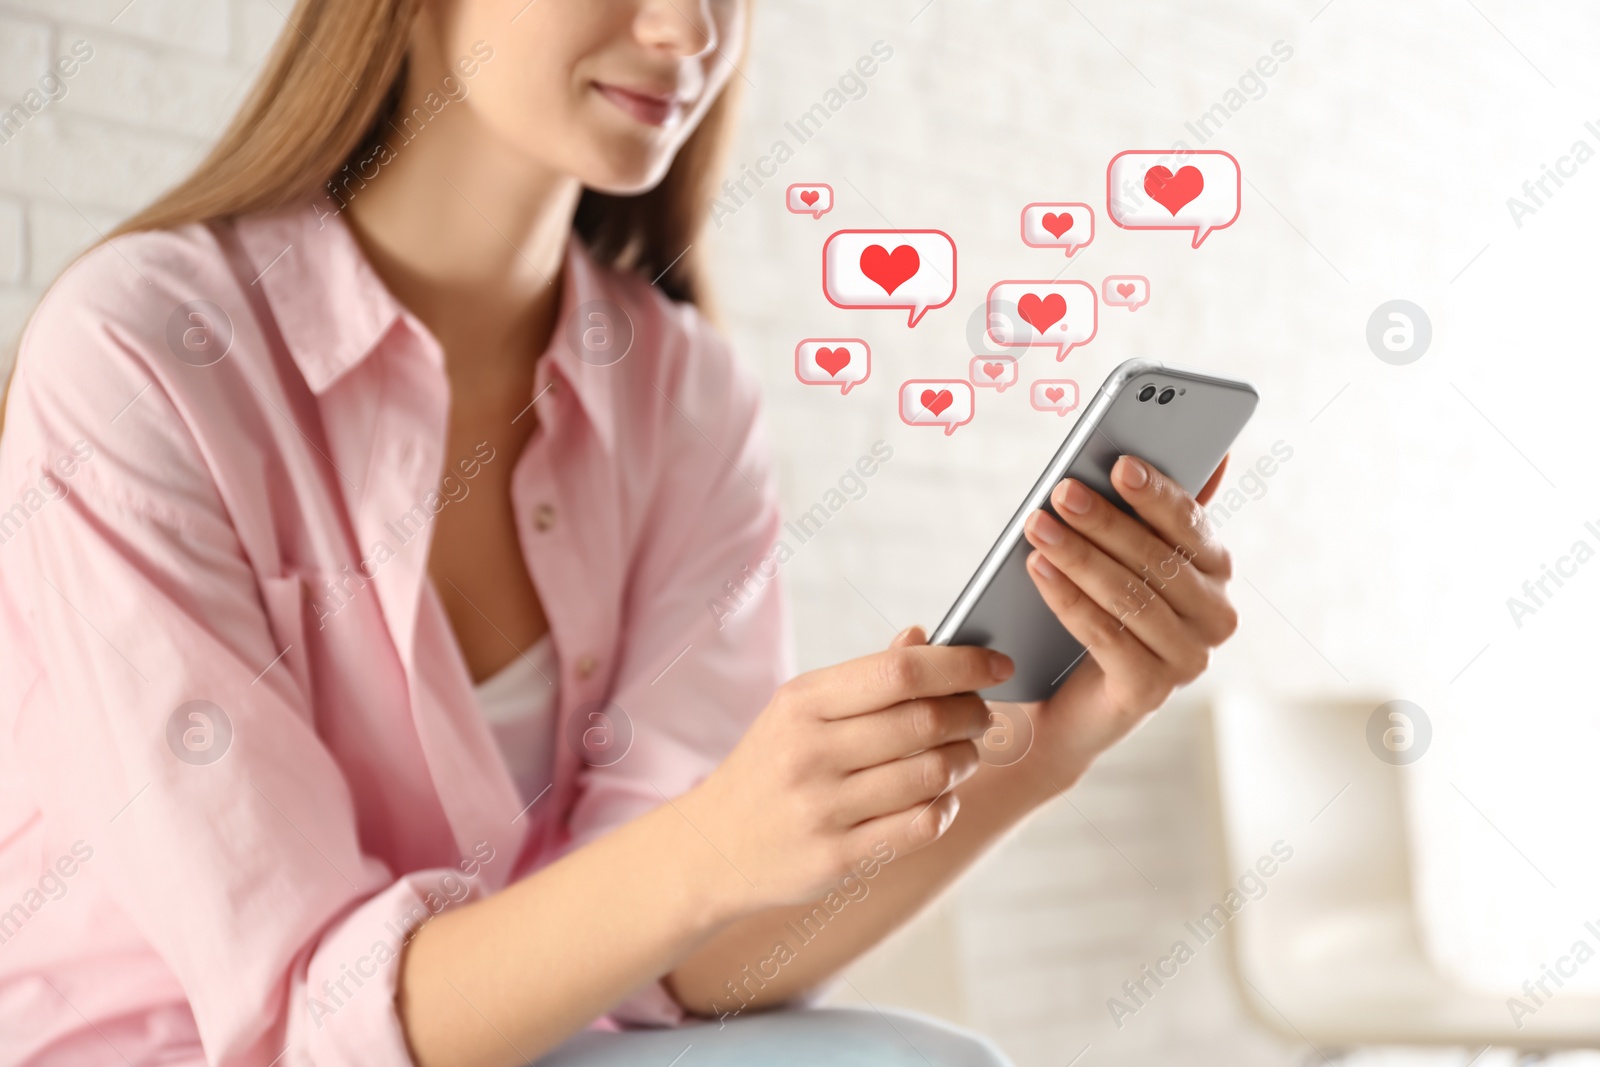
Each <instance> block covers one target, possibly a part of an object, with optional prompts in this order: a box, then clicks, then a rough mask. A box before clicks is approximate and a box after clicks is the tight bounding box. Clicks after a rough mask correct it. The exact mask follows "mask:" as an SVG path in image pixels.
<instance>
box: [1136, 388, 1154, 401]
mask: <svg viewBox="0 0 1600 1067" xmlns="http://www.w3.org/2000/svg"><path fill="white" fill-rule="evenodd" d="M1155 395H1156V387H1155V386H1153V385H1147V386H1145V387H1144V388H1143V389H1141V390H1139V399H1140V400H1149V399H1150V398H1151V397H1153V396H1155Z"/></svg>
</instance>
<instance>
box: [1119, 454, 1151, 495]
mask: <svg viewBox="0 0 1600 1067" xmlns="http://www.w3.org/2000/svg"><path fill="white" fill-rule="evenodd" d="M1149 480H1150V468H1148V467H1146V466H1145V465H1144V464H1143V463H1141V462H1139V461H1138V460H1136V459H1134V458H1133V457H1132V456H1123V457H1122V484H1123V485H1126V486H1127V487H1128V488H1129V489H1143V488H1144V487H1145V483H1146V482H1148V481H1149Z"/></svg>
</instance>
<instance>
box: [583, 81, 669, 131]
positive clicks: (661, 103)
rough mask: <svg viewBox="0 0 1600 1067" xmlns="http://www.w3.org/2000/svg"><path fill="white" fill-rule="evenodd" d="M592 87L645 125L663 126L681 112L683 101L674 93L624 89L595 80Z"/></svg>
mask: <svg viewBox="0 0 1600 1067" xmlns="http://www.w3.org/2000/svg"><path fill="white" fill-rule="evenodd" d="M594 87H595V90H596V91H597V92H599V94H600V95H601V96H603V97H605V98H606V99H607V100H609V101H611V102H612V103H613V104H615V105H616V106H617V107H618V108H620V109H621V110H623V111H624V112H626V113H627V114H629V115H631V116H632V117H633V118H635V119H637V120H638V121H640V122H642V123H644V124H645V125H647V126H665V125H667V124H668V123H671V122H673V121H674V120H675V119H677V118H678V116H679V115H681V114H682V113H683V101H681V100H680V99H678V96H677V94H676V93H670V92H668V93H661V92H655V91H652V90H647V89H624V88H623V87H622V86H620V85H609V84H607V83H605V82H595V83H594Z"/></svg>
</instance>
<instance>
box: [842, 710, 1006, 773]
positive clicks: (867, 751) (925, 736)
mask: <svg viewBox="0 0 1600 1067" xmlns="http://www.w3.org/2000/svg"><path fill="white" fill-rule="evenodd" d="M988 729H989V709H988V706H987V705H985V704H984V702H983V701H982V700H980V699H978V697H977V696H976V695H975V694H971V693H967V694H960V695H957V696H952V697H924V698H923V699H921V700H912V701H908V702H906V703H904V704H896V705H895V706H894V707H891V708H885V709H884V710H882V711H880V712H878V713H877V714H875V715H855V716H852V717H850V718H848V719H844V720H842V721H840V722H838V723H836V724H835V725H834V726H833V727H832V728H831V730H830V737H829V743H830V745H832V746H834V750H835V751H836V752H837V753H838V754H839V762H840V765H841V766H843V767H845V768H847V769H848V770H851V771H856V770H860V769H861V768H863V767H875V766H877V765H878V764H880V763H887V762H888V761H890V760H897V759H901V758H902V757H905V756H909V755H911V754H912V753H913V752H922V751H925V750H927V749H930V748H938V747H939V746H940V745H946V744H949V743H950V742H952V741H972V740H975V739H977V738H979V737H982V736H983V735H984V733H985V732H986V731H987V730H988Z"/></svg>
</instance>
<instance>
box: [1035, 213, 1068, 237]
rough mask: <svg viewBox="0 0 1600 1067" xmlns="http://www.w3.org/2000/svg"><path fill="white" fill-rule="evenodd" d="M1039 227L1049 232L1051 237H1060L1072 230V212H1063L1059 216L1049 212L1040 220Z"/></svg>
mask: <svg viewBox="0 0 1600 1067" xmlns="http://www.w3.org/2000/svg"><path fill="white" fill-rule="evenodd" d="M1039 225H1041V226H1043V227H1044V228H1045V229H1047V230H1049V231H1050V236H1051V237H1060V236H1061V235H1062V234H1064V233H1066V232H1067V231H1068V230H1070V229H1072V212H1070V211H1063V212H1061V214H1059V215H1058V214H1056V213H1055V212H1053V211H1051V212H1047V213H1046V214H1045V215H1044V217H1043V218H1041V219H1040V220H1039Z"/></svg>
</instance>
